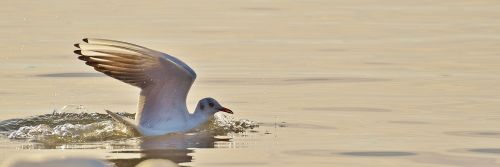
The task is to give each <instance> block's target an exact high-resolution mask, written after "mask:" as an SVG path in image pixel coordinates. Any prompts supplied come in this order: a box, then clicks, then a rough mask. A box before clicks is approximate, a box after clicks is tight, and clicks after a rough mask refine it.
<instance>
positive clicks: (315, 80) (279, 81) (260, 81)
mask: <svg viewBox="0 0 500 167" xmlns="http://www.w3.org/2000/svg"><path fill="white" fill-rule="evenodd" d="M381 81H389V79H385V78H368V77H291V78H210V79H204V80H200V82H205V83H225V84H228V85H230V84H237V85H299V84H319V83H363V82H381Z"/></svg>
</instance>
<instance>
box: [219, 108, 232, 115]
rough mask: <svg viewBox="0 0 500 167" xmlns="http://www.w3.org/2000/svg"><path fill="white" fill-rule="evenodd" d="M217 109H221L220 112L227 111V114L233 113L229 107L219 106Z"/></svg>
mask: <svg viewBox="0 0 500 167" xmlns="http://www.w3.org/2000/svg"><path fill="white" fill-rule="evenodd" d="M219 111H222V112H225V113H229V114H233V111H231V110H230V109H228V108H226V107H221V108H219Z"/></svg>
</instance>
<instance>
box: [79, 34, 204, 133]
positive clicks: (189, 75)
mask: <svg viewBox="0 0 500 167" xmlns="http://www.w3.org/2000/svg"><path fill="white" fill-rule="evenodd" d="M83 41H84V43H79V44H75V46H76V47H78V48H80V49H79V50H75V51H74V52H75V53H76V54H78V55H80V56H79V57H78V59H80V60H83V61H85V64H87V65H89V66H92V67H94V69H95V70H96V71H99V72H102V73H104V74H106V75H108V76H110V77H113V78H115V79H118V80H120V81H123V82H125V83H128V84H130V85H133V86H136V87H139V88H141V96H140V98H139V112H138V113H137V114H136V121H137V122H138V123H139V124H141V125H142V126H146V127H150V128H154V127H155V126H158V125H157V123H156V122H157V121H160V122H165V121H168V120H175V121H183V120H179V119H187V116H188V112H187V108H186V97H187V93H188V91H189V89H190V88H191V85H192V84H193V82H194V80H195V79H196V73H195V72H194V71H193V70H192V69H191V68H190V67H189V66H188V65H186V64H185V63H184V62H182V61H180V60H179V59H177V58H175V57H172V56H170V55H168V54H165V53H162V52H159V51H155V50H152V49H148V48H145V47H142V46H139V45H135V44H131V43H126V42H121V41H115V40H107V39H92V38H85V39H83ZM170 122H172V121H170Z"/></svg>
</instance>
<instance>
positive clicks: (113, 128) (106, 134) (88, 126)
mask: <svg viewBox="0 0 500 167" xmlns="http://www.w3.org/2000/svg"><path fill="white" fill-rule="evenodd" d="M78 107H79V106H78ZM118 114H119V115H121V116H124V117H127V118H130V119H133V118H134V115H135V114H131V113H118ZM111 120H112V119H111V117H110V116H109V115H107V114H101V113H86V112H79V113H66V112H62V113H60V112H54V113H52V114H44V115H38V116H32V117H29V118H24V119H10V120H4V121H2V122H0V132H1V133H0V134H3V135H6V136H8V138H10V139H29V140H31V141H35V142H38V143H44V144H47V145H57V144H62V143H79V142H94V141H107V140H115V139H126V138H131V137H134V136H135V134H133V133H131V131H129V130H128V129H127V128H126V127H125V126H123V125H121V124H118V123H115V122H114V121H111ZM257 126H258V124H257V123H255V122H253V121H250V120H245V119H240V120H234V119H233V118H232V117H230V116H226V115H223V114H216V115H215V117H214V119H212V120H211V121H210V122H209V123H207V124H206V125H205V126H202V127H200V128H198V129H195V130H193V132H196V133H200V132H207V133H210V134H211V135H226V134H228V133H239V132H244V131H246V130H247V129H252V128H255V127H257Z"/></svg>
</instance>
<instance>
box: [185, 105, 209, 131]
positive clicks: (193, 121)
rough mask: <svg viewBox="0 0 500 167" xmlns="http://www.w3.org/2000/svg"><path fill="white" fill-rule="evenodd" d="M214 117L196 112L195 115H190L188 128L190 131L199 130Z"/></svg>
mask: <svg viewBox="0 0 500 167" xmlns="http://www.w3.org/2000/svg"><path fill="white" fill-rule="evenodd" d="M211 117H212V116H210V115H207V114H205V113H203V112H202V111H198V110H195V111H194V113H193V114H190V115H189V121H188V126H189V129H193V128H197V127H198V126H200V125H203V124H205V123H206V122H208V120H210V118H211Z"/></svg>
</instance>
